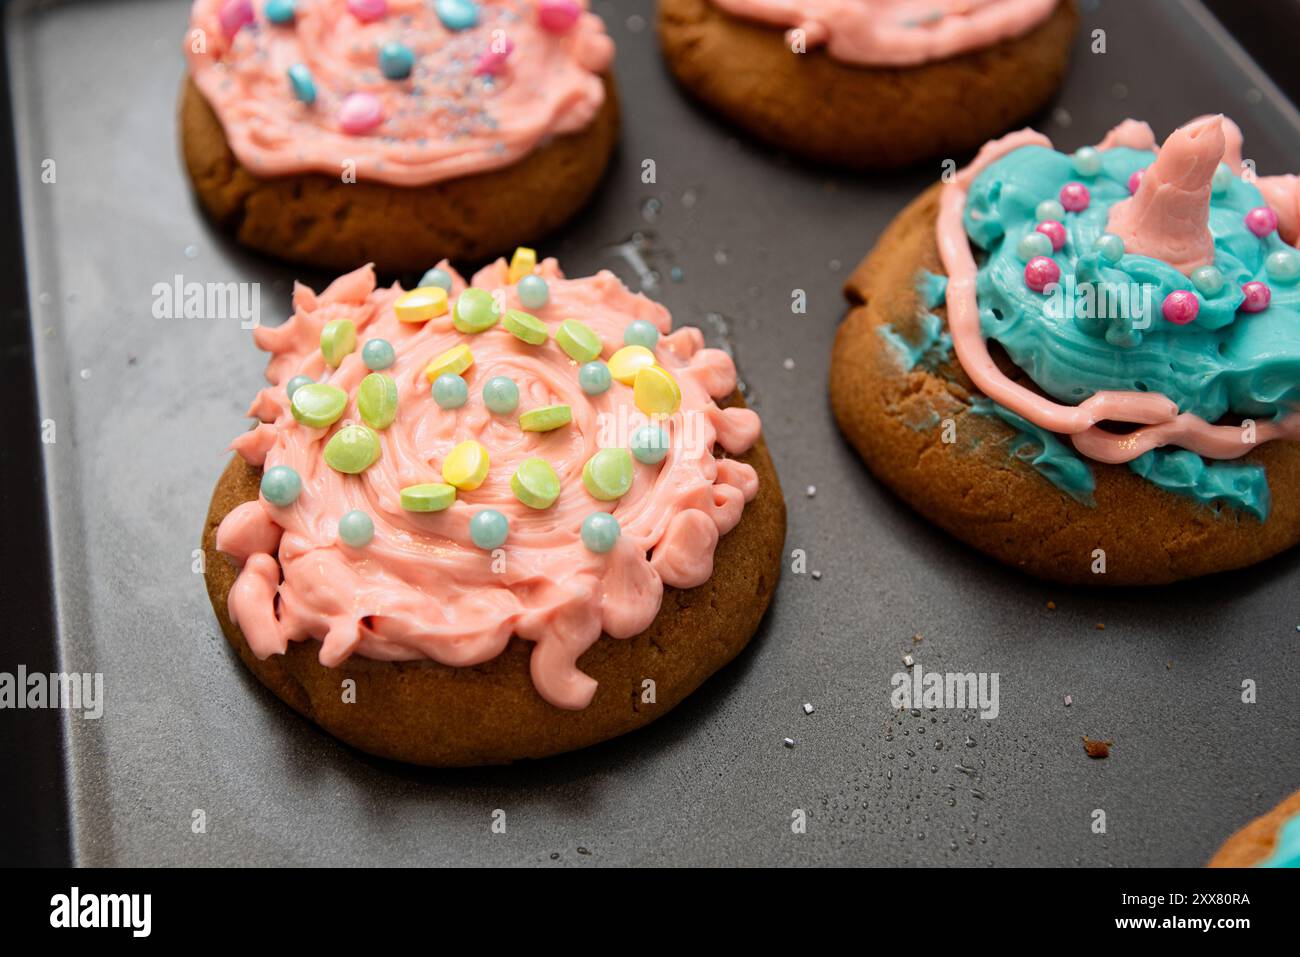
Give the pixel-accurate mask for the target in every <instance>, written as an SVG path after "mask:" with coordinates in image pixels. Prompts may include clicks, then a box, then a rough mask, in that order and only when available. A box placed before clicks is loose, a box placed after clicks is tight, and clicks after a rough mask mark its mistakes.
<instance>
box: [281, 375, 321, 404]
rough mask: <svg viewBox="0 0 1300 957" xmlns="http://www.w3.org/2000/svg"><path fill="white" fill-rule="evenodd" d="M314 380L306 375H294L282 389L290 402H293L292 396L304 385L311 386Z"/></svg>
mask: <svg viewBox="0 0 1300 957" xmlns="http://www.w3.org/2000/svg"><path fill="white" fill-rule="evenodd" d="M314 381H315V380H314V379H312V377H311V376H308V375H296V376H294V377H293V378H292V379H290V380H289V381H288V382H287V383H286V384H285V387H284V391H285V392H287V393H288V394H289V399H290V401H292V400H293V394H294V393H295V392H297V391H298V390H299V389H301V388H302V387H303V386H305V385H311V384H312V382H314Z"/></svg>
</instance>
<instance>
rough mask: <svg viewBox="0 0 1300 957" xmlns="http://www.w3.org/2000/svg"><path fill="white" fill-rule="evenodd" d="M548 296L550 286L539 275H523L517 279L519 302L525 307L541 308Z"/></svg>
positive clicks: (549, 295) (547, 300)
mask: <svg viewBox="0 0 1300 957" xmlns="http://www.w3.org/2000/svg"><path fill="white" fill-rule="evenodd" d="M550 298H551V290H550V287H549V286H547V285H546V280H545V279H543V278H542V277H541V276H525V277H524V278H523V279H521V280H519V302H520V303H521V304H522V305H523V307H524V308H525V309H541V308H542V306H544V305H546V303H547V302H549V301H550Z"/></svg>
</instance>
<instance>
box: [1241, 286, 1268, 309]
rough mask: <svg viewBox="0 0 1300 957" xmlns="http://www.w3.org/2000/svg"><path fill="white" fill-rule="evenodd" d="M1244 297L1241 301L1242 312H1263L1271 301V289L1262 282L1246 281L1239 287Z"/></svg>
mask: <svg viewBox="0 0 1300 957" xmlns="http://www.w3.org/2000/svg"><path fill="white" fill-rule="evenodd" d="M1241 294H1242V295H1243V296H1245V299H1244V300H1243V301H1242V303H1241V307H1240V308H1241V311H1242V312H1263V311H1264V310H1265V309H1267V308H1268V304H1269V303H1270V302H1272V301H1273V290H1272V289H1269V288H1268V286H1267V285H1266V284H1265V283H1262V282H1248V283H1246V284H1245V285H1243V286H1242V287H1241Z"/></svg>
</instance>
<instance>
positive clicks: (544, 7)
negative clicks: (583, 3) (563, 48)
mask: <svg viewBox="0 0 1300 957" xmlns="http://www.w3.org/2000/svg"><path fill="white" fill-rule="evenodd" d="M581 13H582V9H581V8H580V7H579V6H578V5H577V4H576V3H575V2H574V0H541V2H540V3H538V4H537V19H538V21H539V22H540V23H541V25H542V29H543V30H545V31H546V32H547V33H567V32H569V30H571V29H573V25H574V24H575V23H577V22H578V17H579V15H580V14H581Z"/></svg>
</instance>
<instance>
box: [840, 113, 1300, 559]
mask: <svg viewBox="0 0 1300 957" xmlns="http://www.w3.org/2000/svg"><path fill="white" fill-rule="evenodd" d="M1297 238H1300V185H1298V181H1297V179H1296V177H1294V176H1275V177H1256V176H1255V175H1254V171H1253V167H1250V166H1248V165H1243V163H1242V154H1241V134H1240V132H1239V131H1238V129H1237V128H1236V126H1235V125H1234V124H1232V123H1231V122H1230V121H1229V120H1226V119H1224V118H1223V117H1219V116H1215V117H1207V118H1203V119H1200V120H1197V121H1195V122H1193V123H1191V124H1189V125H1188V126H1186V127H1183V128H1182V129H1179V130H1176V131H1175V132H1174V133H1173V134H1171V135H1170V136H1169V138H1168V139H1167V140H1166V141H1165V143H1164V145H1163V146H1162V147H1159V148H1157V145H1156V141H1155V138H1154V136H1153V135H1152V132H1151V129H1150V128H1149V127H1148V126H1147V125H1146V124H1145V123H1138V122H1135V121H1132V120H1129V121H1126V122H1124V123H1123V124H1121V125H1120V126H1119V127H1117V128H1116V129H1115V130H1113V131H1112V132H1111V133H1110V134H1109V135H1107V136H1106V138H1105V139H1104V140H1103V141H1102V142H1101V143H1099V144H1098V145H1097V146H1096V147H1095V148H1094V147H1085V148H1082V149H1079V150H1077V151H1076V152H1074V153H1073V154H1067V153H1061V152H1058V151H1056V150H1055V149H1053V148H1052V146H1051V144H1050V143H1049V142H1048V140H1047V138H1046V137H1044V136H1042V135H1040V134H1038V133H1035V132H1032V131H1029V130H1024V131H1021V132H1018V133H1013V134H1010V135H1009V136H1006V137H1004V138H1003V139H1000V140H998V141H995V142H993V143H990V144H988V145H987V146H985V147H984V149H983V150H981V151H980V154H979V156H978V157H977V158H976V159H975V161H974V163H973V164H972V165H971V166H970V167H968V168H967V169H964V170H962V171H960V172H959V173H958V174H957V175H956V176H955V178H954V179H953V181H952V182H949V183H947V184H943V185H940V186H936V187H934V188H933V189H931V190H930V191H928V192H927V193H925V194H923V195H922V196H921V197H920V198H919V199H918V200H916V201H915V202H914V203H913V204H912V205H911V206H910V207H908V208H907V209H906V210H904V211H903V213H902V214H900V215H899V217H898V218H897V219H896V220H895V221H894V223H893V224H892V225H891V226H890V227H889V229H888V231H887V232H886V233H885V234H884V236H883V237H882V238H881V240H880V242H879V243H878V244H877V246H876V248H875V250H874V251H873V252H872V253H871V255H869V256H868V257H867V258H866V259H865V260H864V261H863V263H862V264H861V265H860V266H859V267H858V269H857V270H856V271H855V273H854V275H853V276H852V278H851V279H850V281H849V283H848V287H847V294H848V296H849V298H850V300H851V302H852V304H853V308H852V310H851V311H850V313H849V315H848V317H847V319H846V320H845V322H844V324H843V325H842V326H841V328H840V331H839V334H838V336H837V338H836V344H835V349H834V354H833V357H832V361H831V400H832V404H833V407H834V410H835V415H836V418H837V419H838V421H839V424H840V426H841V428H842V429H843V431H844V433H845V435H846V436H848V438H849V440H850V441H851V442H852V443H853V444H854V445H855V446H856V447H857V449H858V450H859V452H860V453H861V454H862V456H863V458H864V459H865V460H866V462H867V464H868V465H869V466H870V467H871V469H872V471H874V472H875V473H876V475H877V476H878V477H879V478H881V479H882V480H883V481H884V482H885V483H886V484H888V485H889V486H891V487H892V488H893V489H894V490H895V491H896V492H897V493H898V494H899V495H900V496H901V497H902V498H904V499H905V500H906V501H908V502H909V503H911V504H912V505H913V506H914V507H915V508H917V510H918V511H920V512H921V513H922V514H924V515H926V516H927V517H929V518H930V519H932V520H933V521H935V522H936V523H938V524H939V525H941V526H943V527H944V528H946V529H947V530H949V531H950V532H952V533H953V534H954V535H957V536H958V537H959V538H961V539H963V540H964V541H966V542H968V543H970V544H971V545H974V546H975V547H977V548H980V549H982V550H984V551H985V552H987V553H988V554H990V555H992V556H994V557H995V558H998V559H1000V560H1001V561H1004V562H1006V563H1008V564H1010V565H1014V566H1017V567H1020V568H1023V569H1025V570H1026V571H1029V572H1031V573H1033V574H1035V575H1039V576H1041V577H1044V578H1049V579H1054V580H1058V581H1066V582H1080V583H1093V584H1112V585H1117V584H1151V583H1160V582H1169V581H1174V580H1176V579H1181V578H1187V577H1191V576H1195V575H1203V574H1206V573H1209V572H1215V571H1220V570H1223V569H1229V568H1237V567H1241V566H1245V565H1249V564H1251V563H1253V562H1257V561H1260V560H1262V559H1265V558H1268V557H1269V556H1271V555H1274V554H1276V553H1277V552H1279V551H1281V550H1283V549H1285V548H1288V547H1290V546H1291V545H1293V544H1294V543H1295V542H1296V541H1297V539H1300V445H1297V443H1296V441H1295V440H1296V439H1297V438H1300V414H1298V413H1297V412H1296V406H1297V404H1298V403H1300V285H1298V284H1297V280H1300V252H1298V251H1297V250H1296V248H1295V246H1294V244H1295V243H1296V241H1297Z"/></svg>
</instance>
